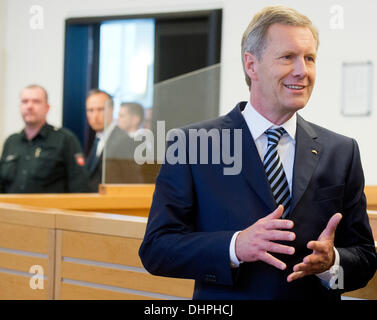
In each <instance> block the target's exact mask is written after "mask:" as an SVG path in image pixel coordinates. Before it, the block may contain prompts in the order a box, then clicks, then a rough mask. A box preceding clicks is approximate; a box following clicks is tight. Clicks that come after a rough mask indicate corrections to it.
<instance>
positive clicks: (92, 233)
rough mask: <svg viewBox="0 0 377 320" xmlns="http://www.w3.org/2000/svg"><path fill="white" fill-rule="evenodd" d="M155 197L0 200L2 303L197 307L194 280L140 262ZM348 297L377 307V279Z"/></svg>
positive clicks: (374, 218) (376, 229) (143, 189)
mask: <svg viewBox="0 0 377 320" xmlns="http://www.w3.org/2000/svg"><path fill="white" fill-rule="evenodd" d="M153 190H154V185H139V186H137V187H135V186H129V185H117V186H102V187H101V189H100V192H101V193H100V194H81V195H80V194H76V195H17V196H16V195H12V196H11V197H10V195H3V196H4V197H3V198H1V197H2V196H0V269H1V270H0V299H169V298H170V299H171V298H174V297H176V298H184V299H190V298H191V296H192V292H193V286H194V282H193V281H192V280H185V279H173V278H164V277H155V276H152V275H150V274H148V273H147V272H146V271H145V270H144V268H143V266H142V263H141V261H140V259H139V256H138V249H139V246H140V243H141V241H142V239H143V236H144V232H145V227H146V223H147V218H146V215H147V213H148V211H149V207H150V204H151V199H152V195H153ZM375 191H376V193H374V192H375ZM126 193H127V194H126ZM366 195H367V197H368V202H369V200H370V205H368V210H369V211H368V215H369V217H370V223H371V227H372V231H373V234H374V237H375V239H376V235H377V211H373V210H372V209H370V208H371V207H373V205H374V203H376V208H377V188H375V187H371V188H369V187H366ZM4 199H5V202H7V203H2V201H3V200H4ZM374 201H375V202H374ZM94 208H95V209H94ZM102 208H104V210H103V212H100V211H102ZM109 208H110V209H109ZM114 210H115V211H116V210H119V211H121V212H122V214H121V215H120V214H113V213H109V212H112V211H114ZM133 212H136V214H135V215H133V214H132V213H133ZM141 213H142V214H144V215H145V216H137V215H138V214H139V215H140V214H141ZM31 265H40V266H42V267H43V269H44V271H45V276H47V279H46V280H45V281H44V283H45V286H44V289H43V290H32V289H31V288H30V285H29V281H30V278H31V276H32V274H30V273H28V272H29V269H30V266H31ZM6 270H8V271H6ZM345 295H346V296H351V297H358V298H369V299H377V276H375V277H374V278H373V279H372V280H371V282H370V283H369V284H368V286H367V287H366V288H363V289H361V290H357V291H353V292H349V293H346V294H345Z"/></svg>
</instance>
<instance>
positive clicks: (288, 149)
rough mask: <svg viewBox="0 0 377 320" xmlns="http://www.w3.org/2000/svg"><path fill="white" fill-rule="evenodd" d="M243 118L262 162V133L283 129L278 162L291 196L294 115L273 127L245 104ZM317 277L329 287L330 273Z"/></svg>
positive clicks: (264, 137) (235, 261) (234, 258)
mask: <svg viewBox="0 0 377 320" xmlns="http://www.w3.org/2000/svg"><path fill="white" fill-rule="evenodd" d="M243 116H244V118H245V121H246V124H247V126H248V128H249V130H250V133H251V135H252V137H253V139H254V142H255V145H256V147H257V150H258V153H259V157H260V158H261V160H262V162H263V159H264V155H265V153H266V152H267V145H268V141H267V135H266V134H265V133H264V132H265V131H266V130H268V129H274V128H279V127H283V128H284V129H285V131H286V132H287V134H284V135H283V136H282V137H281V138H280V141H279V144H278V147H277V148H278V153H279V157H280V160H281V162H282V165H283V168H284V172H285V175H286V177H287V181H288V185H289V190H290V192H291V194H292V177H293V164H294V158H295V145H296V123H297V116H296V113H295V114H294V115H293V116H292V117H291V118H290V119H289V120H288V121H287V122H285V123H283V124H282V125H280V126H277V125H275V124H274V123H272V122H271V121H269V120H267V119H266V118H265V117H263V116H262V115H261V114H260V113H258V112H257V111H256V110H255V109H254V107H253V106H252V105H251V104H250V102H248V103H247V105H246V107H245V109H244V111H243ZM239 232H240V231H238V232H236V233H235V234H234V235H233V237H232V240H231V242H230V248H229V254H230V261H231V265H232V267H236V268H237V267H239V265H240V263H241V262H240V261H239V260H238V259H237V256H236V238H237V235H238V234H239ZM334 251H335V263H334V266H339V253H338V251H337V250H336V249H335V248H334ZM334 266H333V267H334ZM317 276H318V277H319V278H320V279H321V281H322V283H323V284H324V285H325V286H326V287H329V286H328V284H329V281H330V280H331V277H332V276H333V275H332V274H331V273H330V271H329V270H328V271H325V272H323V273H321V274H317Z"/></svg>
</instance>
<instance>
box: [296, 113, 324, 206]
mask: <svg viewBox="0 0 377 320" xmlns="http://www.w3.org/2000/svg"><path fill="white" fill-rule="evenodd" d="M316 139H317V134H316V133H315V131H314V129H313V128H312V127H311V126H310V124H309V123H308V122H306V121H305V120H304V119H303V118H301V117H300V116H299V115H297V131H296V152H295V160H294V168H293V182H292V206H291V212H293V210H294V209H295V207H296V205H297V204H298V202H299V201H300V199H301V197H302V196H303V194H304V192H305V190H306V189H307V187H308V185H309V182H310V179H311V177H312V175H313V172H314V170H315V168H316V167H317V164H318V162H319V159H320V157H321V150H322V146H321V144H320V143H319V142H318V141H317V140H316Z"/></svg>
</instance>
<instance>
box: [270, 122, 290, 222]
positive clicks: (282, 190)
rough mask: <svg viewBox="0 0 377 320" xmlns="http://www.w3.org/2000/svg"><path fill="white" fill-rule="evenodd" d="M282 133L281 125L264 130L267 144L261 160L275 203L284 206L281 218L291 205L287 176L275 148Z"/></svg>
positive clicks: (283, 131)
mask: <svg viewBox="0 0 377 320" xmlns="http://www.w3.org/2000/svg"><path fill="white" fill-rule="evenodd" d="M284 133H286V131H285V130H284V128H282V127H280V128H277V129H269V130H267V131H266V132H265V134H266V135H267V138H268V145H267V152H266V155H265V156H264V161H263V165H264V170H265V171H266V176H267V179H268V182H269V183H270V186H271V190H272V193H273V195H274V198H275V200H276V204H277V205H279V204H282V205H283V206H284V213H283V215H282V217H283V218H285V217H286V215H287V214H288V212H289V209H290V205H291V195H290V192H289V186H288V181H287V177H286V176H285V172H284V169H283V165H282V163H281V160H280V157H279V154H278V150H277V146H278V143H279V140H280V138H281V136H282V135H283V134H284Z"/></svg>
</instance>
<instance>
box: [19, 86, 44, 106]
mask: <svg viewBox="0 0 377 320" xmlns="http://www.w3.org/2000/svg"><path fill="white" fill-rule="evenodd" d="M24 89H41V90H42V91H43V93H44V95H45V98H46V103H48V93H47V90H46V89H45V88H43V87H42V86H40V85H39V84H29V85H28V86H26V87H25V88H24Z"/></svg>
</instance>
